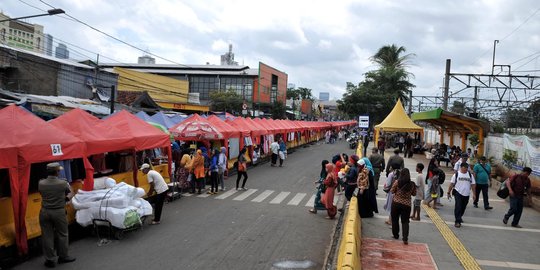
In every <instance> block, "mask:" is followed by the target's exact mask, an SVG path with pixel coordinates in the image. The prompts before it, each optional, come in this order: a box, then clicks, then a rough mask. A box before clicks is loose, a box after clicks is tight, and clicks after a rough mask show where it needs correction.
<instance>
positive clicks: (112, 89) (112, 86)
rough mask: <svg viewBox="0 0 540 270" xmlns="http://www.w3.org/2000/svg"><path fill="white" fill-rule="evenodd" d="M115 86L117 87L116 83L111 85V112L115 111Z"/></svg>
mask: <svg viewBox="0 0 540 270" xmlns="http://www.w3.org/2000/svg"><path fill="white" fill-rule="evenodd" d="M114 88H115V87H114V85H111V114H113V113H114V98H115V97H114V96H115V93H114V92H115V91H114V90H115V89H114Z"/></svg>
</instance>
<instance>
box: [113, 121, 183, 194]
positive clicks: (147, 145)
mask: <svg viewBox="0 0 540 270" xmlns="http://www.w3.org/2000/svg"><path fill="white" fill-rule="evenodd" d="M104 122H105V123H108V124H109V125H110V126H113V127H115V128H118V129H120V130H122V131H123V132H124V133H125V134H126V135H127V136H129V137H132V138H133V141H134V143H135V150H136V151H141V150H146V149H153V148H166V149H167V157H168V163H169V176H171V168H172V153H171V141H170V138H169V135H167V134H165V133H164V132H163V131H161V130H159V129H157V128H155V127H154V126H152V125H150V124H148V123H146V122H145V121H143V120H141V119H139V118H138V117H137V116H135V115H133V114H131V113H129V112H127V111H124V110H122V111H120V112H117V113H115V114H113V115H111V116H110V117H109V118H107V119H105V120H104ZM133 182H134V183H135V185H136V186H138V185H139V182H138V180H137V170H136V168H135V170H134V171H133Z"/></svg>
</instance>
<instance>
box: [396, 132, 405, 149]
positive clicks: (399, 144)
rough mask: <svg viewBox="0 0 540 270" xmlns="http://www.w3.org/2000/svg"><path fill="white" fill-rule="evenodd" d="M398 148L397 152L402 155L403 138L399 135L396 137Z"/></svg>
mask: <svg viewBox="0 0 540 270" xmlns="http://www.w3.org/2000/svg"><path fill="white" fill-rule="evenodd" d="M397 145H398V148H399V152H401V153H403V146H404V145H405V137H403V135H401V134H400V135H399V137H398V143H397Z"/></svg>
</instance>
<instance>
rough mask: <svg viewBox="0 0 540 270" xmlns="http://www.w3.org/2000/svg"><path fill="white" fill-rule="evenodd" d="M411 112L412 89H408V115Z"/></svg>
mask: <svg viewBox="0 0 540 270" xmlns="http://www.w3.org/2000/svg"><path fill="white" fill-rule="evenodd" d="M411 114H412V90H409V116H411Z"/></svg>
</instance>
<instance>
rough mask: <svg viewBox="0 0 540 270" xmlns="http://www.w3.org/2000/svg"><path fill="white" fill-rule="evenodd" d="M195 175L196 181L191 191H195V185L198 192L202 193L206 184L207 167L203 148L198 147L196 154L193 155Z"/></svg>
mask: <svg viewBox="0 0 540 270" xmlns="http://www.w3.org/2000/svg"><path fill="white" fill-rule="evenodd" d="M192 168H193V177H195V182H194V184H193V185H191V193H195V187H196V188H197V189H198V191H197V194H201V192H202V189H203V187H204V185H205V183H204V181H205V179H204V177H205V175H206V173H205V168H204V157H203V152H202V151H201V149H198V150H197V152H195V156H194V157H193V163H192Z"/></svg>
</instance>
